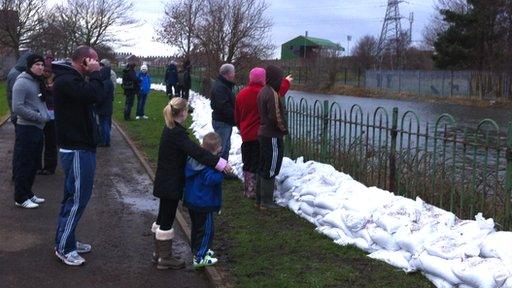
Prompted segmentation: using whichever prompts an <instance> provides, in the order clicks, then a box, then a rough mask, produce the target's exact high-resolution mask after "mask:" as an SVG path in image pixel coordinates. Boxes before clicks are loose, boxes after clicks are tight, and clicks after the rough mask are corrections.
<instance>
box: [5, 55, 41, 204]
mask: <svg viewBox="0 0 512 288" xmlns="http://www.w3.org/2000/svg"><path fill="white" fill-rule="evenodd" d="M43 70H44V59H43V57H42V56H39V55H35V54H32V55H30V56H28V57H27V69H26V70H25V72H23V73H21V74H20V75H19V76H18V78H17V79H16V82H15V83H14V87H13V90H12V110H13V112H14V113H16V115H18V121H17V124H16V139H15V142H14V153H13V172H14V175H13V176H14V201H15V205H16V206H18V207H22V208H37V207H39V204H41V203H43V202H44V199H43V198H39V197H37V196H35V195H34V193H33V192H32V185H33V184H34V179H35V176H36V172H37V169H39V167H40V165H41V154H42V150H43V128H44V126H45V123H46V122H48V121H49V120H50V114H49V112H48V108H47V107H46V104H45V102H44V95H45V83H44V80H43V76H42V75H43Z"/></svg>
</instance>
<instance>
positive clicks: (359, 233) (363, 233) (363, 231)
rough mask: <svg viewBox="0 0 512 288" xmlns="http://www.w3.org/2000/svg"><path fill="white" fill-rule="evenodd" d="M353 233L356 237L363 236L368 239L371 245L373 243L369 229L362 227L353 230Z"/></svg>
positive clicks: (367, 241) (365, 239) (362, 237)
mask: <svg viewBox="0 0 512 288" xmlns="http://www.w3.org/2000/svg"><path fill="white" fill-rule="evenodd" d="M352 235H354V237H356V238H361V239H364V241H366V243H368V244H369V245H372V244H373V241H372V238H371V237H370V234H368V230H366V229H360V230H358V231H355V232H352Z"/></svg>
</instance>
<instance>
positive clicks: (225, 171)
mask: <svg viewBox="0 0 512 288" xmlns="http://www.w3.org/2000/svg"><path fill="white" fill-rule="evenodd" d="M222 172H224V173H227V174H229V173H233V167H231V165H229V163H226V166H224V170H222Z"/></svg>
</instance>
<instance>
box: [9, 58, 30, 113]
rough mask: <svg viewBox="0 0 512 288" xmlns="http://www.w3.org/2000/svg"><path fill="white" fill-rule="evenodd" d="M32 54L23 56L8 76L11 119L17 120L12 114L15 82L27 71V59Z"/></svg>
mask: <svg viewBox="0 0 512 288" xmlns="http://www.w3.org/2000/svg"><path fill="white" fill-rule="evenodd" d="M29 55H30V53H25V54H23V55H22V56H21V57H20V58H19V59H18V62H16V66H14V67H12V68H11V70H9V73H8V74H7V104H8V105H9V109H10V110H11V118H16V114H14V112H12V88H13V87H14V82H16V78H18V76H20V74H21V72H23V71H25V70H26V69H27V57H28V56H29Z"/></svg>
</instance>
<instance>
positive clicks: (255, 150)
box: [242, 140, 260, 173]
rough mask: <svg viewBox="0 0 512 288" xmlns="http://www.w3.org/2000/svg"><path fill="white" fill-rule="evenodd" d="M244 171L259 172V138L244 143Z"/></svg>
mask: <svg viewBox="0 0 512 288" xmlns="http://www.w3.org/2000/svg"><path fill="white" fill-rule="evenodd" d="M242 162H243V163H244V167H243V168H242V170H243V171H246V172H251V173H258V169H259V168H260V143H259V142H258V140H255V141H246V142H243V143H242Z"/></svg>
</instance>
